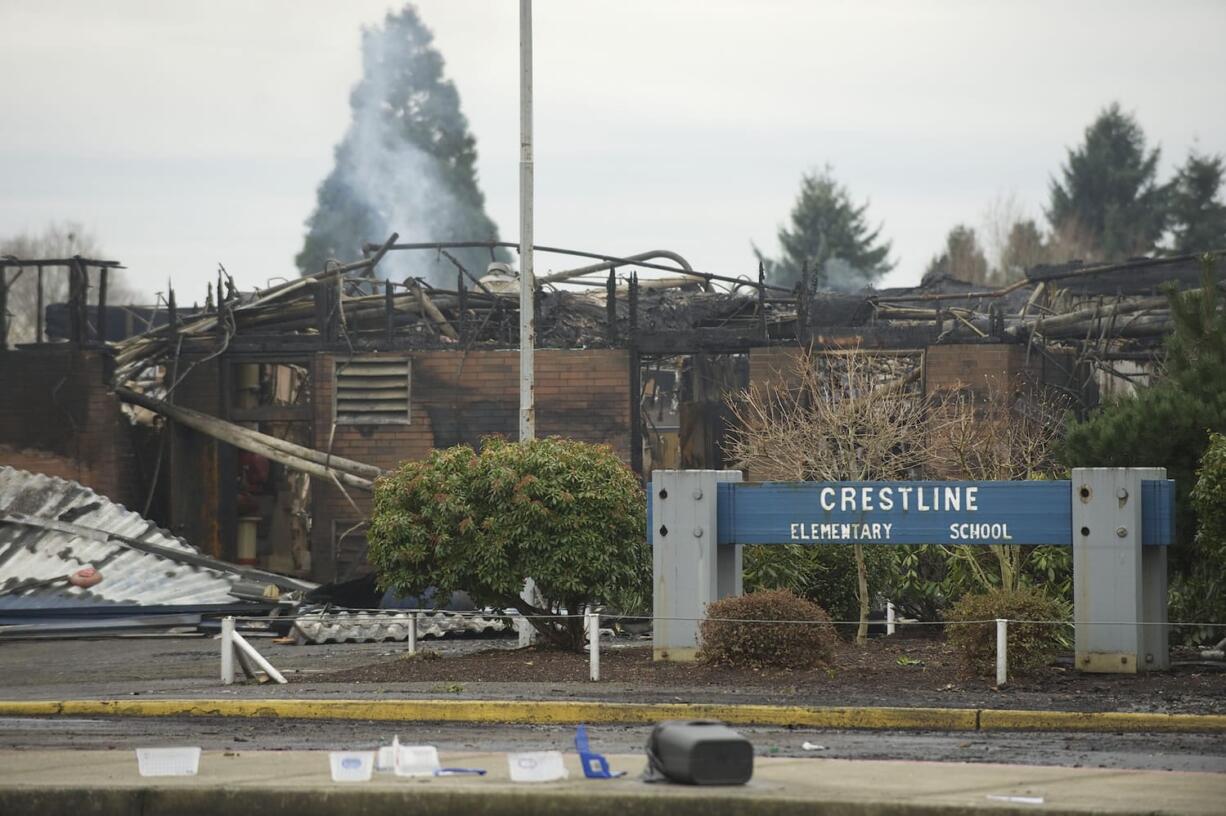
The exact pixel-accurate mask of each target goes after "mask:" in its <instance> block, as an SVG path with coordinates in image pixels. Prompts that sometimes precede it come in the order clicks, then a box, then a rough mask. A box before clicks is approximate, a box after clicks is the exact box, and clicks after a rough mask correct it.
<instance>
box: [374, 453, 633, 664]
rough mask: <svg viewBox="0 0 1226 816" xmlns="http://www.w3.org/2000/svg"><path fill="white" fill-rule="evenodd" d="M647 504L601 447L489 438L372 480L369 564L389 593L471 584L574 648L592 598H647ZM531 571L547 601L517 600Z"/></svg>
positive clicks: (478, 595) (480, 596)
mask: <svg viewBox="0 0 1226 816" xmlns="http://www.w3.org/2000/svg"><path fill="white" fill-rule="evenodd" d="M646 523H647V522H646V503H645V497H644V495H643V490H642V488H641V487H640V486H639V484H638V480H637V478H636V477H635V475H634V473H633V472H632V471H631V470H630V469H629V468H628V467H626V465H625V464H624V463H622V461H621V460H620V459H618V458H617V456H616V454H614V453H613V451H612V449H611V448H609V447H608V446H607V445H591V444H587V443H584V442H577V441H573V440H565V439H558V438H549V439H538V440H534V441H532V442H528V443H522V444H521V443H512V442H507V441H504V440H501V439H487V440H486V441H485V442H484V444H483V445H482V446H481V451H480V452H479V453H478V452H476V451H474V450H473V449H472V448H470V447H468V446H467V445H458V446H456V447H453V448H448V449H447V450H441V451H434V452H433V453H432V454H431V455H430V458H428V459H425V460H422V461H414V462H405V463H404V464H402V465H401V466H400V468H399V469H398V470H396V471H394V472H393V473H391V474H389V475H387V476H384V477H382V478H380V479H379V480H378V481H377V482H376V483H375V496H374V510H373V513H372V516H371V523H370V530H369V532H368V534H367V537H368V540H369V541H370V550H369V555H368V557H369V559H370V563H371V565H372V566H373V567H374V568H375V570H376V571H377V573H378V575H379V581H380V583H381V585H382V586H383V587H385V588H391V589H394V590H396V591H397V592H399V593H401V594H414V595H416V594H420V593H421V592H423V591H424V590H426V589H427V588H429V587H433V588H434V589H435V591H436V592H435V596H434V597H436V598H440V599H446V598H448V597H450V595H451V592H452V591H454V590H460V589H462V590H465V591H467V592H468V593H469V594H470V595H472V597H473V598H474V600H476V601H477V602H478V603H479V604H482V605H486V604H488V605H493V606H498V607H502V608H509V607H514V608H517V609H519V610H520V611H522V612H525V613H527V614H531V615H541V616H547V617H543V618H538V619H533V620H532V625H533V626H534V627H536V629H537V630H538V631H540V632H541V633H542V634H543V635H545V637H546V638H547V639H548V640H549V641H551V642H552V643H554V644H556V645H559V646H563V647H566V648H571V649H581V648H582V647H583V645H584V642H585V635H584V631H583V618H582V616H581V615H576V616H575V617H559V614H560V613H561V612H562V611H564V610H565V611H567V612H570V613H581V612H582V611H583V609H584V607H585V606H587V605H588V604H610V605H614V604H618V603H619V602H621V601H623V599H625V598H627V597H635V596H637V597H643V596H645V595H647V594H648V593H650V587H651V552H650V548H649V545H648V544H647V542H646V541H645V540H644V537H643V529H644V527H645V526H646ZM529 577H531V578H532V579H533V580H534V581H535V583H536V587H537V590H538V592H539V593H540V594H541V596H542V600H541V601H539V602H538V603H537V604H535V605H533V604H528V603H526V602H525V601H523V600H522V599H521V598H520V591H521V589H522V588H523V586H524V581H525V579H527V578H529Z"/></svg>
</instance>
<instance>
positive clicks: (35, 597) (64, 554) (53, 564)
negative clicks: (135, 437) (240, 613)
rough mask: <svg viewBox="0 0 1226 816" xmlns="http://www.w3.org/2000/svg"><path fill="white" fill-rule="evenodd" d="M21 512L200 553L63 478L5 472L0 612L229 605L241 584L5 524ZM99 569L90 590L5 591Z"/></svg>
mask: <svg viewBox="0 0 1226 816" xmlns="http://www.w3.org/2000/svg"><path fill="white" fill-rule="evenodd" d="M6 512H9V513H20V514H24V515H27V516H36V517H38V518H41V519H48V520H58V521H66V522H71V523H72V524H75V525H79V526H82V527H91V528H95V529H98V530H101V531H104V532H106V533H112V534H118V535H122V536H125V537H128V538H132V539H135V540H137V541H141V542H145V543H149V544H155V545H159V546H162V547H167V548H173V549H178V550H183V551H184V552H189V553H196V552H198V551H197V550H196V548H194V547H192V546H191V545H190V544H188V543H187V542H185V541H183V540H182V539H180V538H177V537H175V536H174V535H172V534H171V533H170V532H169V531H167V530H163V529H161V528H160V527H157V526H156V525H154V524H153V523H152V522H150V521H149V520H148V519H146V518H144V517H142V516H141V515H140V514H138V513H134V512H132V511H131V510H128V509H127V508H125V507H124V506H123V505H121V504H117V503H115V502H112V501H111V500H110V499H107V498H105V497H104V496H99V495H98V494H97V493H95V492H94V491H92V490H90V489H89V488H87V487H85V486H83V485H81V484H78V483H77V482H70V481H66V480H64V479H57V478H55V477H52V476H45V475H42V474H36V473H27V472H26V471H22V470H16V469H14V468H11V467H0V609H23V608H25V609H30V608H47V607H62V606H79V605H110V604H140V605H146V604H158V605H180V604H190V605H204V604H231V603H235V601H236V599H235V597H234V596H233V595H231V594H230V588H231V587H232V586H233V584H234V583H235V582H236V581H237V580H239V578H238V576H237V575H231V574H228V573H225V572H222V571H220V570H216V569H211V568H209V567H203V566H194V565H189V564H180V563H177V562H175V561H172V560H170V559H169V558H165V557H163V556H161V555H155V554H153V553H146V552H141V551H139V550H135V549H133V548H131V547H128V546H125V545H124V544H123V543H120V542H115V541H106V542H103V541H97V540H93V539H91V538H87V537H83V536H81V535H74V534H72V533H68V532H64V531H61V530H48V529H41V528H39V527H33V526H29V525H27V524H22V523H18V522H14V521H13V520H11V519H5V518H4V517H3V514H4V513H6ZM87 566H89V567H94V568H96V569H97V570H98V571H99V572H100V573H102V581H101V582H100V583H98V584H96V585H94V586H92V587H89V588H80V587H73V586H68V585H66V584H64V583H59V584H53V585H51V586H41V587H34V588H27V589H24V590H18V591H17V592H6V591H5V590H7V589H11V588H12V587H14V586H17V585H19V584H21V583H24V582H26V581H30V580H46V579H51V578H58V577H60V576H64V575H68V574H70V573H72V572H75V571H76V570H78V569H80V568H81V567H87Z"/></svg>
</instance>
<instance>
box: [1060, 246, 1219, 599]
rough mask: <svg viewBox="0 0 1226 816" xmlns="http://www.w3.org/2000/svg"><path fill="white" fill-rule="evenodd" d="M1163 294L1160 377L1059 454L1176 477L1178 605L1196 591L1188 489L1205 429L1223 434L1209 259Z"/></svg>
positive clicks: (1069, 460) (1110, 408)
mask: <svg viewBox="0 0 1226 816" xmlns="http://www.w3.org/2000/svg"><path fill="white" fill-rule="evenodd" d="M1170 300H1171V316H1172V318H1173V320H1174V324H1175V327H1174V331H1173V333H1172V334H1171V335H1170V337H1168V338H1167V349H1166V350H1167V355H1166V366H1165V372H1164V376H1162V378H1161V379H1159V380H1158V381H1157V382H1156V383H1155V384H1154V385H1152V386H1150V387H1149V388H1144V389H1142V390H1140V391H1138V392H1137V395H1136V397H1135V398H1130V397H1123V398H1119V399H1116V400H1113V401H1111V402H1108V403H1106V404H1105V405H1103V406H1102V408H1101V409H1099V410H1098V411H1097V412H1096V413H1094V414H1093V415H1091V416H1090V417H1089V418H1088V419H1086V420H1085V421H1082V422H1074V423H1073V424H1072V425H1071V426H1070V427H1069V432H1068V436H1067V438H1066V439H1065V445H1064V454H1063V459H1064V462H1065V464H1067V465H1068V466H1069V467H1165V468H1166V471H1167V476H1168V478H1171V479H1174V480H1175V486H1176V495H1177V506H1178V515H1177V525H1176V526H1177V532H1178V536H1179V539H1180V544H1181V546H1179V547H1173V548H1171V565H1172V571H1173V573H1174V574H1175V575H1176V576H1177V577H1178V578H1179V579H1180V581H1181V582H1182V584H1181V585H1182V586H1184V588H1185V592H1184V594H1183V595H1182V596H1180V597H1181V598H1182V600H1181V603H1189V602H1191V601H1193V600H1194V599H1195V595H1196V591H1197V590H1196V588H1195V586H1194V584H1195V582H1194V581H1193V582H1192V583H1188V581H1189V580H1190V579H1191V578H1192V577H1193V575H1194V572H1195V569H1194V568H1195V566H1196V563H1197V561H1198V559H1199V555H1198V553H1197V550H1196V548H1195V546H1194V543H1193V542H1194V534H1195V532H1196V529H1197V518H1196V515H1195V513H1194V510H1193V507H1192V505H1191V504H1190V502H1189V501H1188V494H1189V491H1190V489H1191V487H1192V485H1193V483H1194V480H1195V473H1196V468H1197V466H1198V464H1199V462H1200V460H1201V456H1202V454H1203V453H1204V451H1205V448H1206V446H1207V445H1208V443H1209V434H1210V432H1218V433H1223V432H1226V311H1224V310H1223V304H1222V302H1221V298H1220V295H1219V293H1218V291H1217V288H1216V286H1215V277H1214V275H1213V269H1212V262H1211V260H1210V259H1209V258H1208V257H1206V262H1205V274H1204V279H1203V282H1202V286H1201V289H1200V291H1198V292H1187V293H1183V294H1179V293H1175V292H1172V293H1171V294H1170ZM1189 592H1190V593H1191V594H1190V595H1189V594H1188V593H1189ZM1218 612H1219V613H1222V612H1226V609H1224V610H1218ZM1195 619H1196V620H1204V618H1195Z"/></svg>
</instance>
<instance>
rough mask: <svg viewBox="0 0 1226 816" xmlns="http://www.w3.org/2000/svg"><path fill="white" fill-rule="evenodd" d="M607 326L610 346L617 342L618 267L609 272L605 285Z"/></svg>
mask: <svg viewBox="0 0 1226 816" xmlns="http://www.w3.org/2000/svg"><path fill="white" fill-rule="evenodd" d="M605 326H607V327H608V332H609V344H610V345H613V344H615V343H616V342H617V267H614V268H612V269H610V270H609V280H608V282H607V283H606V284H605Z"/></svg>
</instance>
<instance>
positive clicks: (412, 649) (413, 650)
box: [409, 612, 417, 655]
mask: <svg viewBox="0 0 1226 816" xmlns="http://www.w3.org/2000/svg"><path fill="white" fill-rule="evenodd" d="M409 654H411V655H415V654H417V613H416V612H414V613H413V614H412V615H409Z"/></svg>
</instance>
